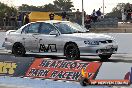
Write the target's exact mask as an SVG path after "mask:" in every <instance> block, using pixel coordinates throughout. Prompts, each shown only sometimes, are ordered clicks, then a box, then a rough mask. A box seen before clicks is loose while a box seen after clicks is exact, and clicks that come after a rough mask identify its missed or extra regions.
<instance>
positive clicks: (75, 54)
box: [64, 43, 80, 60]
mask: <svg viewBox="0 0 132 88" xmlns="http://www.w3.org/2000/svg"><path fill="white" fill-rule="evenodd" d="M64 55H65V56H66V58H67V59H68V60H75V59H79V58H80V51H79V49H78V47H77V45H76V44H74V43H70V44H68V45H66V47H65V49H64Z"/></svg>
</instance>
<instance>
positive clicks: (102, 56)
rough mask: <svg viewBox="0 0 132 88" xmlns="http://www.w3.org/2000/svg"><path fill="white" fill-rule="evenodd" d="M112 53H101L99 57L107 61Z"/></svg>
mask: <svg viewBox="0 0 132 88" xmlns="http://www.w3.org/2000/svg"><path fill="white" fill-rule="evenodd" d="M111 55H112V54H110V55H99V57H100V58H101V60H103V61H105V60H108V59H109V58H110V57H111Z"/></svg>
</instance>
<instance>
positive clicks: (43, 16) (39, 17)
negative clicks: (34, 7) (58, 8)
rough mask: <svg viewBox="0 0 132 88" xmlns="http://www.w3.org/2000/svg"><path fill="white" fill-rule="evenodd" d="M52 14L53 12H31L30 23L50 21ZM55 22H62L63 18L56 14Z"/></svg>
mask: <svg viewBox="0 0 132 88" xmlns="http://www.w3.org/2000/svg"><path fill="white" fill-rule="evenodd" d="M50 13H51V12H31V13H30V14H29V19H30V22H35V21H45V20H50V18H49V14H50ZM54 20H62V17H61V16H58V15H56V14H55V17H54Z"/></svg>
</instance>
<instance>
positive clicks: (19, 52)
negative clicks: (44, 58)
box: [12, 43, 26, 56]
mask: <svg viewBox="0 0 132 88" xmlns="http://www.w3.org/2000/svg"><path fill="white" fill-rule="evenodd" d="M12 53H13V54H14V55H15V56H25V53H26V51H25V48H24V46H23V45H22V44H21V43H15V44H14V45H13V48H12Z"/></svg>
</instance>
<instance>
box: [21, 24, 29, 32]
mask: <svg viewBox="0 0 132 88" xmlns="http://www.w3.org/2000/svg"><path fill="white" fill-rule="evenodd" d="M28 29H29V25H27V26H25V27H24V28H23V29H22V33H27V32H28Z"/></svg>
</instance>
